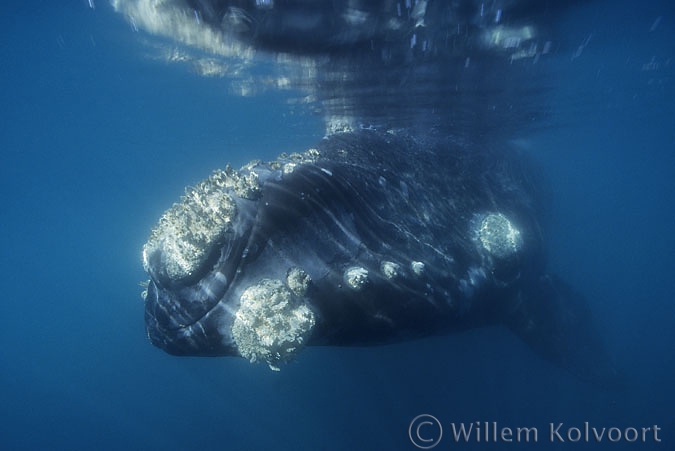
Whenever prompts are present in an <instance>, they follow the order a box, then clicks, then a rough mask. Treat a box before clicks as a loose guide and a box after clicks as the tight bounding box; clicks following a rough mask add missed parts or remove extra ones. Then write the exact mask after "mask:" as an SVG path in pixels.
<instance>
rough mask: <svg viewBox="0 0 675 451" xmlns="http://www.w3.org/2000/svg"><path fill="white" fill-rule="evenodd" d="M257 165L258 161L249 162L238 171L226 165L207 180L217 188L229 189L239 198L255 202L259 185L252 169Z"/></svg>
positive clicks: (259, 192)
mask: <svg viewBox="0 0 675 451" xmlns="http://www.w3.org/2000/svg"><path fill="white" fill-rule="evenodd" d="M259 164H260V162H259V161H251V162H250V163H249V164H247V165H245V166H243V167H242V168H241V169H240V170H239V171H235V170H234V169H232V167H230V165H227V166H226V167H225V169H224V170H217V171H214V172H213V174H211V176H210V177H209V179H208V180H209V181H210V182H211V183H213V184H215V185H217V186H219V187H223V188H230V189H231V190H232V191H234V193H235V194H236V195H237V196H239V197H242V198H244V199H249V200H255V199H257V198H259V197H260V194H261V184H260V180H259V177H258V174H257V173H256V172H255V171H254V170H253V169H255V167H256V166H258V165H259Z"/></svg>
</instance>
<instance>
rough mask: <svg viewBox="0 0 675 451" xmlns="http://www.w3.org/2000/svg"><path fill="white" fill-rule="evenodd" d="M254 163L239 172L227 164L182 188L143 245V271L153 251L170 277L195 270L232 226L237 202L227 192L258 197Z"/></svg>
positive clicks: (251, 197)
mask: <svg viewBox="0 0 675 451" xmlns="http://www.w3.org/2000/svg"><path fill="white" fill-rule="evenodd" d="M257 164H258V163H257V162H251V163H249V164H248V165H247V166H244V167H243V168H242V169H241V170H240V171H235V170H233V169H232V168H231V167H229V166H227V167H226V168H225V169H224V170H217V171H214V172H213V173H212V174H211V176H209V178H207V179H206V180H203V181H201V182H200V183H199V184H197V186H196V187H193V188H188V189H186V191H185V195H184V196H183V197H181V199H180V202H178V203H175V204H174V205H173V206H172V207H171V208H170V209H168V210H167V211H166V212H165V213H164V214H163V215H162V217H161V218H160V220H159V223H158V224H157V226H155V228H154V229H153V230H152V232H151V234H150V238H149V239H148V242H147V243H146V244H145V246H144V247H143V265H144V267H145V270H146V271H148V270H149V268H150V261H149V260H150V258H151V257H152V255H153V254H154V253H155V252H161V253H162V258H161V260H160V261H161V264H162V265H163V266H164V271H165V272H166V274H167V275H168V276H169V278H171V279H172V280H179V279H182V278H184V277H188V276H190V275H191V274H192V273H193V272H194V271H195V270H197V269H198V268H199V267H200V266H201V264H202V263H203V262H204V260H205V259H206V257H207V255H208V253H209V252H210V251H211V249H212V246H213V245H214V244H215V243H216V242H217V241H218V239H219V238H220V237H222V236H223V234H225V233H226V232H227V231H228V230H231V228H232V223H233V221H234V220H235V218H236V216H237V204H236V202H235V201H234V199H233V198H232V196H231V194H234V195H236V196H238V197H240V198H243V199H256V198H257V197H259V195H260V190H261V187H260V182H259V180H258V174H257V173H256V172H255V171H254V170H253V169H254V168H255V166H256V165H257Z"/></svg>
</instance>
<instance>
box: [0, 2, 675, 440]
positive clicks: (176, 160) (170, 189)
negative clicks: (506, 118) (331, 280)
mask: <svg viewBox="0 0 675 451" xmlns="http://www.w3.org/2000/svg"><path fill="white" fill-rule="evenodd" d="M102 3H103V2H102V1H99V2H97V3H96V9H91V8H90V7H89V4H88V2H87V1H84V0H82V1H77V2H68V3H66V2H63V3H61V4H59V2H47V1H43V2H22V3H18V4H16V5H11V6H8V5H2V7H0V10H1V11H2V13H1V15H0V22H1V28H0V29H1V30H2V31H1V32H0V38H1V39H0V61H1V63H0V105H2V109H1V113H0V114H1V117H0V124H1V125H0V193H1V199H2V205H1V206H0V211H1V213H0V215H1V216H0V218H1V220H0V249H2V252H1V253H0V274H1V275H2V287H3V289H4V293H3V298H2V301H0V318H1V319H2V326H1V327H0V344H1V346H0V449H7V450H14V449H63V450H77V449H172V450H173V449H175V450H185V449H202V450H220V449H223V450H224V449H234V450H257V449H273V448H274V449H282V450H283V449H289V450H290V449H293V450H297V449H317V450H318V449H321V450H343V449H352V450H360V449H391V450H393V449H401V450H407V449H416V448H414V447H413V445H412V444H411V443H410V440H409V438H408V426H409V424H410V422H411V420H412V419H413V418H414V417H415V416H417V415H420V414H431V415H434V416H435V417H437V418H438V419H439V420H440V421H441V424H442V425H443V427H444V437H443V440H442V441H441V442H440V443H439V445H438V446H437V447H436V448H435V449H446V450H447V449H472V450H473V449H475V450H483V449H488V450H494V449H503V450H509V449H561V450H565V449H570V450H577V449H589V450H595V449H609V450H644V449H659V450H673V449H675V410H674V408H673V406H675V387H674V384H673V381H674V380H675V357H674V355H675V301H674V300H675V295H674V294H673V293H675V277H673V274H675V262H674V258H673V255H674V254H675V234H674V231H675V127H674V125H675V123H674V122H673V117H675V101H674V100H675V79H674V78H673V75H674V73H675V71H674V70H673V68H674V65H675V61H674V60H673V57H674V56H675V10H674V8H673V6H671V4H670V2H668V1H665V0H664V1H660V2H659V1H652V2H640V3H639V4H637V3H636V2H626V4H625V5H619V4H618V3H617V2H608V3H604V4H603V3H600V4H596V5H589V6H586V7H583V8H582V9H581V10H579V11H578V12H577V13H576V15H572V16H571V17H569V18H567V19H566V20H567V21H568V22H569V23H568V27H569V29H570V30H571V33H573V34H574V35H575V36H578V38H579V39H578V40H579V43H582V42H583V41H584V39H586V37H588V36H589V35H592V39H591V41H590V42H589V45H588V46H587V47H586V48H585V50H584V52H583V53H582V54H581V56H579V57H578V58H576V59H574V60H573V61H572V60H570V63H569V65H566V66H565V67H564V68H563V69H562V70H561V71H560V74H559V77H560V79H559V80H557V81H556V83H555V85H556V86H558V87H559V88H558V89H557V90H556V91H555V92H554V93H552V94H551V99H550V101H551V103H552V104H559V105H560V106H561V107H560V111H558V112H557V113H556V114H557V122H558V123H559V124H565V125H563V126H560V127H555V128H553V129H546V130H543V131H538V132H536V133H535V132H533V133H531V134H529V135H528V136H526V137H523V139H522V140H521V142H520V143H519V145H521V146H523V147H524V148H526V149H527V150H528V152H530V153H531V154H533V155H534V156H535V158H536V159H537V160H538V161H539V163H540V165H541V167H542V168H543V171H544V172H545V175H546V178H547V179H549V180H550V182H551V187H552V191H553V194H554V196H553V197H554V206H553V208H552V209H551V212H550V214H551V216H552V218H551V219H552V221H551V227H550V230H549V231H548V240H547V241H548V246H549V250H550V256H549V258H550V266H551V269H552V270H553V271H554V272H556V273H558V274H560V275H561V276H562V277H563V278H564V279H566V280H567V281H569V282H570V283H571V284H572V285H574V286H575V287H576V288H577V289H578V290H579V291H581V292H583V293H584V294H585V295H586V296H587V297H588V299H589V300H590V302H591V309H592V311H593V313H594V315H595V316H596V318H597V322H598V326H597V327H598V328H599V329H600V330H601V331H602V334H603V335H604V336H605V337H606V341H607V343H608V347H609V348H610V351H611V353H612V354H613V355H614V356H616V359H617V362H618V365H619V367H620V368H622V369H623V371H624V373H625V375H626V380H627V382H626V385H625V387H622V388H620V389H618V390H605V389H602V388H600V387H597V386H591V385H588V384H585V383H583V382H581V381H579V380H577V379H575V378H574V377H573V376H571V375H569V374H567V373H565V372H564V371H562V370H560V369H559V368H557V367H554V366H552V365H550V364H548V363H546V362H544V361H542V360H541V359H539V358H538V357H537V356H535V355H534V354H533V353H532V352H531V351H530V350H529V349H528V348H527V347H526V346H525V345H523V344H522V343H521V342H520V341H518V340H517V339H516V338H515V337H513V336H511V335H510V334H509V333H508V332H507V331H504V330H501V329H486V330H474V331H470V332H468V333H464V334H459V335H455V336H450V337H443V338H433V339H426V340H421V341H416V342H411V343H405V344H401V345H395V346H386V347H379V348H356V349H349V348H325V349H317V348H309V349H306V350H305V351H303V353H302V355H301V356H300V358H299V360H298V362H297V363H294V364H292V365H288V366H287V367H284V368H283V369H282V371H281V372H279V373H276V372H271V371H269V369H268V368H267V367H266V366H264V365H251V364H249V363H248V362H246V361H245V360H243V359H234V358H219V359H215V358H214V359H204V358H202V359H200V358H177V357H171V356H169V355H166V354H164V353H163V352H161V351H159V350H158V349H155V348H153V347H152V346H151V345H150V344H149V343H148V341H147V339H146V337H145V335H144V325H143V305H142V300H141V298H140V292H141V290H142V288H141V287H140V286H139V282H140V281H142V280H144V278H145V277H144V273H143V271H142V267H141V262H140V249H141V247H142V245H143V243H144V242H145V240H146V238H147V235H148V233H149V230H150V228H151V227H152V225H153V224H154V223H155V222H156V220H157V218H158V217H159V216H160V214H161V212H162V211H163V210H164V209H166V208H167V207H168V206H170V205H171V203H172V202H174V201H175V200H176V199H177V198H178V196H179V195H180V194H181V193H182V190H183V187H184V186H186V185H188V184H191V183H194V182H196V181H198V180H200V179H202V178H204V177H205V176H206V175H207V174H208V173H209V172H210V171H211V170H213V169H214V168H217V167H223V166H224V165H225V163H227V162H230V163H232V164H233V166H239V165H241V164H242V163H245V162H247V161H248V160H250V159H252V158H271V157H274V156H276V155H277V154H279V153H280V152H284V151H285V152H290V151H294V150H302V149H304V148H306V147H307V146H308V145H311V143H313V142H314V141H316V140H318V139H319V138H320V137H321V136H322V134H323V129H322V124H321V121H320V118H319V117H316V116H315V115H312V114H311V113H308V112H303V111H302V109H301V108H298V107H297V106H295V107H294V106H292V105H289V104H288V103H287V102H286V101H285V96H284V94H283V93H279V92H267V93H262V94H260V95H258V96H255V97H247V98H241V97H237V96H233V95H230V94H228V91H227V90H226V89H223V87H222V83H223V82H222V80H220V79H206V78H202V77H199V76H197V75H194V74H192V73H189V72H188V71H185V70H181V69H178V68H176V67H172V66H168V65H166V64H164V63H160V62H157V61H150V60H147V59H145V58H143V55H142V51H141V50H140V49H141V47H140V46H139V44H138V39H139V36H138V35H137V34H135V33H133V32H132V30H130V27H129V26H128V25H127V24H126V23H125V22H124V21H123V20H121V18H119V17H117V16H116V15H115V14H113V13H112V11H111V9H110V7H109V6H108V5H106V4H102ZM658 17H662V19H661V20H660V22H659V23H658V26H657V27H656V28H655V29H654V30H653V31H650V28H651V27H652V25H653V24H654V23H655V21H656V19H657V18H658ZM575 98H579V99H580V100H579V101H578V102H577V101H575V100H574V99H575ZM475 421H481V422H484V421H487V422H498V425H499V428H501V427H510V428H513V429H515V428H517V427H537V428H538V430H539V434H540V435H539V441H538V443H537V444H533V443H529V444H528V443H524V444H522V443H521V444H517V443H484V442H480V443H477V442H476V441H475V440H473V441H471V442H470V443H465V444H462V445H461V446H460V445H458V444H455V443H453V442H452V440H451V435H452V433H451V424H452V423H455V424H458V423H470V422H475ZM560 422H562V423H564V426H563V429H562V430H566V429H567V428H568V427H572V426H573V427H583V424H584V422H589V423H590V425H591V426H595V427H599V428H602V427H606V428H610V427H618V428H621V429H622V430H625V428H629V427H634V428H638V429H639V428H641V427H648V426H653V425H658V426H659V427H660V428H661V431H660V433H659V438H660V439H661V440H662V441H661V442H660V443H657V442H654V441H653V440H651V437H652V435H649V436H648V438H649V439H650V440H648V441H647V442H646V443H641V442H640V441H638V442H636V443H627V442H625V441H622V442H620V443H609V442H608V441H607V440H606V439H605V440H604V441H603V442H601V443H593V442H592V443H583V440H582V441H580V442H577V443H569V442H567V443H557V444H551V443H549V442H548V438H549V437H548V427H549V423H555V424H557V423H560Z"/></svg>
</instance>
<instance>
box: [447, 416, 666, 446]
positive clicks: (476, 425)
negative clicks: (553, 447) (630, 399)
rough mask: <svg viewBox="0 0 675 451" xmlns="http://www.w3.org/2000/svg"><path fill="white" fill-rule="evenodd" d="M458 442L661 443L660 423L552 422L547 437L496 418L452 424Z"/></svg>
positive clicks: (534, 428) (453, 434)
mask: <svg viewBox="0 0 675 451" xmlns="http://www.w3.org/2000/svg"><path fill="white" fill-rule="evenodd" d="M450 427H451V430H452V436H453V439H454V441H455V442H469V441H475V442H502V443H503V442H538V441H539V440H547V441H549V442H552V443H566V442H603V441H607V442H620V441H625V442H642V443H644V442H648V441H653V442H660V441H661V439H660V438H659V432H660V431H661V428H660V427H659V426H657V425H653V426H648V427H626V428H618V427H609V428H608V427H594V426H591V425H590V424H589V422H588V421H586V422H584V424H583V426H579V427H577V426H566V425H565V424H564V423H549V425H548V428H547V430H546V436H545V437H543V436H541V434H540V433H539V429H538V428H537V427H517V428H510V427H499V426H498V424H497V422H496V421H492V422H488V421H484V422H480V421H476V422H473V423H450Z"/></svg>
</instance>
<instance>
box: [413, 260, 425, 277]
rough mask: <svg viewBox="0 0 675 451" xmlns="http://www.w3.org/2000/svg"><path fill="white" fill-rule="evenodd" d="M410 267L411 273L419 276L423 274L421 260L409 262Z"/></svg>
mask: <svg viewBox="0 0 675 451" xmlns="http://www.w3.org/2000/svg"><path fill="white" fill-rule="evenodd" d="M410 269H411V270H412V272H413V274H415V275H416V276H421V275H422V274H424V263H422V262H411V263H410Z"/></svg>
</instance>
